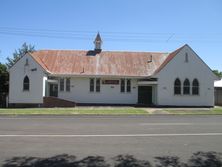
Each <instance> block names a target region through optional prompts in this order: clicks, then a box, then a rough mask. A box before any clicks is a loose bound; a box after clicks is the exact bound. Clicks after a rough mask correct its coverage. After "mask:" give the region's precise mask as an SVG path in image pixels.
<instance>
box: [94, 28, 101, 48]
mask: <svg viewBox="0 0 222 167" xmlns="http://www.w3.org/2000/svg"><path fill="white" fill-rule="evenodd" d="M94 44H95V51H99V52H101V51H102V49H101V46H102V39H101V36H100V33H99V32H98V33H97V35H96V38H95V40H94Z"/></svg>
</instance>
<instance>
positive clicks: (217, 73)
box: [213, 70, 222, 78]
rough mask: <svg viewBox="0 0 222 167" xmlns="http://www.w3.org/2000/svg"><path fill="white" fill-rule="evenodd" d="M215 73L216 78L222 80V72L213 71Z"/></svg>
mask: <svg viewBox="0 0 222 167" xmlns="http://www.w3.org/2000/svg"><path fill="white" fill-rule="evenodd" d="M213 73H214V74H215V75H216V76H218V77H220V78H222V72H221V71H218V70H213Z"/></svg>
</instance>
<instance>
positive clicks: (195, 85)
mask: <svg viewBox="0 0 222 167" xmlns="http://www.w3.org/2000/svg"><path fill="white" fill-rule="evenodd" d="M192 94H193V95H199V82H198V80H197V79H194V80H193V84H192Z"/></svg>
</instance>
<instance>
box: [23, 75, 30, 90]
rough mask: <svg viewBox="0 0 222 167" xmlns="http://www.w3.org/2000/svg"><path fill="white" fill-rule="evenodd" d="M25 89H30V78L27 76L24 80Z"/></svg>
mask: <svg viewBox="0 0 222 167" xmlns="http://www.w3.org/2000/svg"><path fill="white" fill-rule="evenodd" d="M23 90H25V91H29V78H28V77H27V76H25V78H24V81H23Z"/></svg>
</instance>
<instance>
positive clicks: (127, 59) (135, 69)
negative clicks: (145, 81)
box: [30, 50, 169, 77]
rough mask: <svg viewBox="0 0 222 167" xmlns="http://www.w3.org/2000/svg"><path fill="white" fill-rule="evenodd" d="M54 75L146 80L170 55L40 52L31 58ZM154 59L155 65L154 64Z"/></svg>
mask: <svg viewBox="0 0 222 167" xmlns="http://www.w3.org/2000/svg"><path fill="white" fill-rule="evenodd" d="M30 55H31V56H32V57H33V58H34V59H35V60H36V61H37V62H38V63H39V64H40V65H41V66H42V68H43V69H45V70H46V71H47V72H49V73H51V74H55V75H81V76H84V75H86V76H89V75H100V76H128V77H129V76H134V77H147V76H151V75H153V74H154V72H155V71H156V70H157V69H159V67H160V66H161V64H162V63H163V62H164V61H165V60H166V59H167V57H168V55H169V54H168V53H159V52H115V51H102V52H100V53H98V52H95V51H76V50H40V51H36V52H33V53H31V54H30ZM151 59H152V61H151Z"/></svg>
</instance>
